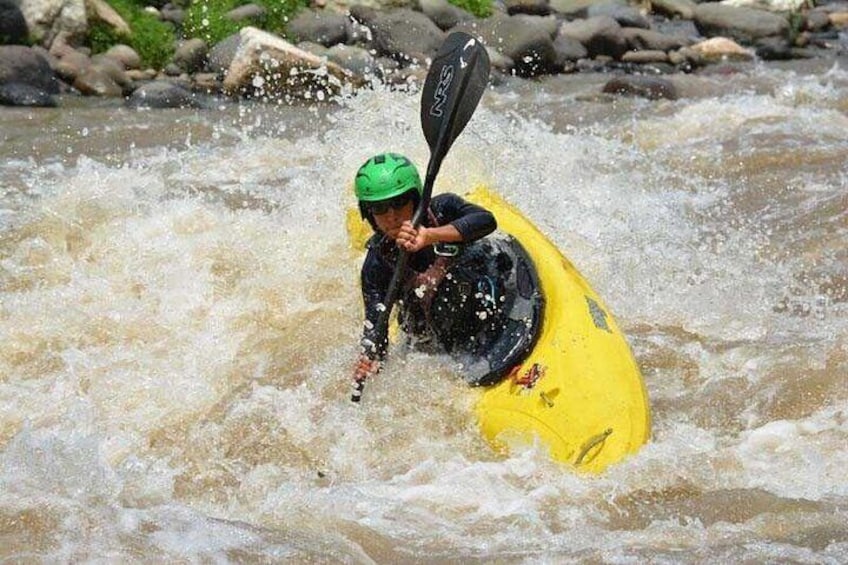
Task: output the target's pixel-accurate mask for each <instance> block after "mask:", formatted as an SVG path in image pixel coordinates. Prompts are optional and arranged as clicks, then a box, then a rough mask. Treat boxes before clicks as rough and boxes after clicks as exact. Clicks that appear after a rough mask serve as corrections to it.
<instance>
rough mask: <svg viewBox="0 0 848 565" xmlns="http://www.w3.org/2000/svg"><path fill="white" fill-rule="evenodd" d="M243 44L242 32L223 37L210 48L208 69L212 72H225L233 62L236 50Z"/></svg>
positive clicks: (207, 61) (207, 62)
mask: <svg viewBox="0 0 848 565" xmlns="http://www.w3.org/2000/svg"><path fill="white" fill-rule="evenodd" d="M239 45H241V34H240V33H234V34H233V35H231V36H229V37H227V38H224V39H222V40H221V41H219V42H218V43H216V44H215V45H214V46H213V47H212V49H210V50H209V55H208V57H207V60H206V70H208V71H209V72H210V73H216V74H219V75H220V74H224V73H226V72H227V69H229V68H230V65H231V64H232V62H233V58H234V57H235V55H236V51H238V49H239Z"/></svg>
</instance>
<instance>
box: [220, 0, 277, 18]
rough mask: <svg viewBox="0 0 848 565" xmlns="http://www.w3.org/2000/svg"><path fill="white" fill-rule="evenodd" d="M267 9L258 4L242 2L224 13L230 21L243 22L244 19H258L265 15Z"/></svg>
mask: <svg viewBox="0 0 848 565" xmlns="http://www.w3.org/2000/svg"><path fill="white" fill-rule="evenodd" d="M266 13H267V10H265V8H264V7H262V6H260V5H258V4H244V5H242V6H239V7H238V8H234V9H232V10H230V11H229V12H227V13H226V14H224V17H225V18H227V19H228V20H230V21H231V22H243V21H245V20H259V19H261V18H263V17H265V14H266Z"/></svg>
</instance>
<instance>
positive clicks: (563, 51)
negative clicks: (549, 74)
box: [554, 35, 589, 67]
mask: <svg viewBox="0 0 848 565" xmlns="http://www.w3.org/2000/svg"><path fill="white" fill-rule="evenodd" d="M554 51H556V55H557V66H559V67H564V66H566V64H567V63H568V62H569V61H577V60H579V59H583V58H585V57H588V56H589V52H588V51H587V50H586V48H585V47H583V44H582V43H580V42H579V41H577V40H576V39H574V38H572V37H568V36H567V35H560V36H558V37H557V38H556V39H555V40H554Z"/></svg>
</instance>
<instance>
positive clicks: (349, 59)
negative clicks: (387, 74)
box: [326, 44, 382, 78]
mask: <svg viewBox="0 0 848 565" xmlns="http://www.w3.org/2000/svg"><path fill="white" fill-rule="evenodd" d="M326 56H327V59H328V60H330V61H332V62H333V63H336V64H337V65H339V66H341V67H344V68H345V69H347V70H349V71H351V72H353V73H355V74H357V75H359V76H362V77H366V78H368V77H369V76H381V75H382V73H381V69H380V67H379V66H378V65H377V59H375V58H374V56H373V55H371V53H369V52H368V50H367V49H363V48H362V47H355V46H353V45H343V44H339V45H333V46H332V47H330V48H329V49H327V50H326Z"/></svg>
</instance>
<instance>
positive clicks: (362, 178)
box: [354, 153, 423, 202]
mask: <svg viewBox="0 0 848 565" xmlns="http://www.w3.org/2000/svg"><path fill="white" fill-rule="evenodd" d="M412 189H415V190H416V191H417V192H418V195H419V196H420V195H421V193H422V192H423V188H422V186H421V177H420V176H418V170H417V169H416V168H415V165H413V164H412V161H410V160H409V159H407V158H406V157H404V156H403V155H399V154H397V153H381V154H379V155H374V156H373V157H371V158H370V159H368V160H367V161H366V162H365V164H364V165H362V166H361V167H359V171H357V173H356V184H355V189H354V190H355V192H356V197H357V198H358V199H359V200H360V202H376V201H379V200H387V199H389V198H394V197H395V196H398V195H400V194H403V193H404V192H407V191H409V190H412Z"/></svg>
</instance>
